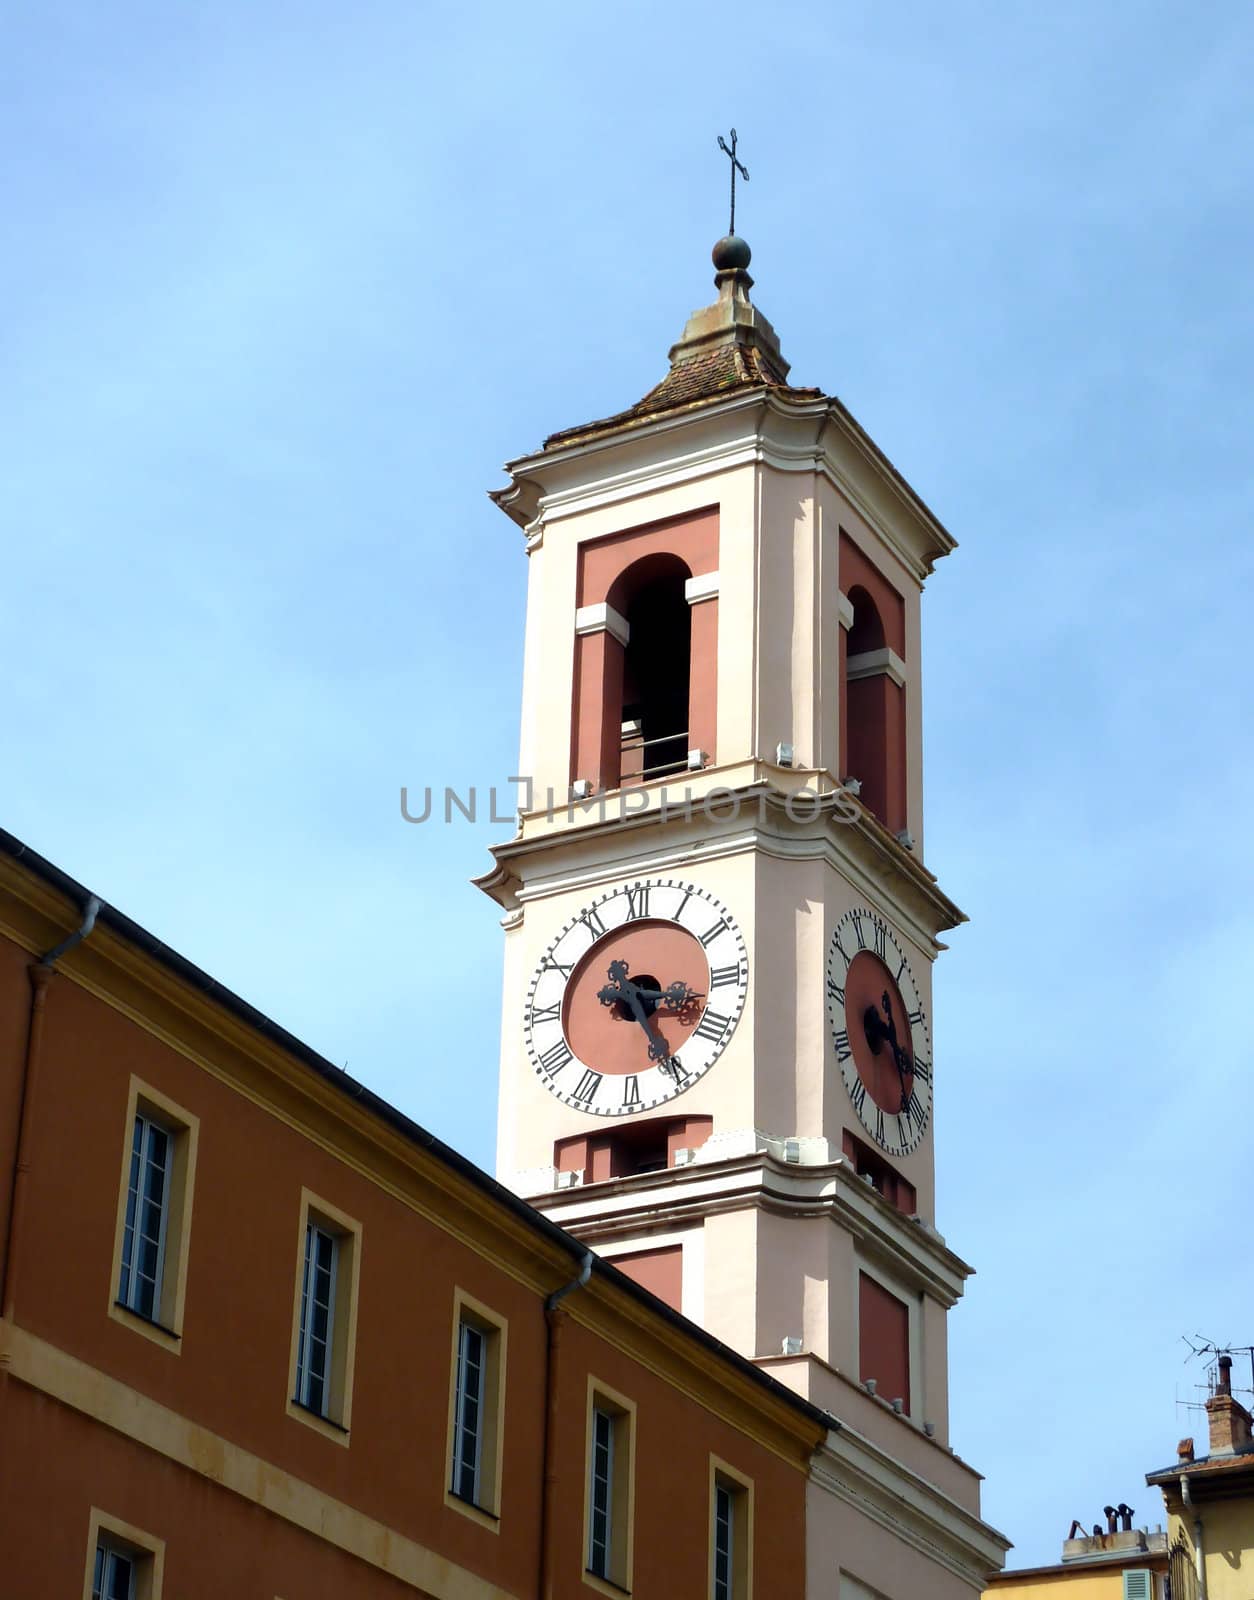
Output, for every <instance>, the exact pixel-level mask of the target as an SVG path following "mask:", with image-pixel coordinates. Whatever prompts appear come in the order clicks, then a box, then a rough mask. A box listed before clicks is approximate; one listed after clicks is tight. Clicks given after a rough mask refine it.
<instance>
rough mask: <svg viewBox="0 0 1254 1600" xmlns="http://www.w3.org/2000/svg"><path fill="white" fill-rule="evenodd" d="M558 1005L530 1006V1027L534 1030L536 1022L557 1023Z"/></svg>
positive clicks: (559, 1009)
mask: <svg viewBox="0 0 1254 1600" xmlns="http://www.w3.org/2000/svg"><path fill="white" fill-rule="evenodd" d="M561 1009H562V1008H561V1006H560V1005H553V1006H532V1008H531V1025H532V1027H533V1028H534V1027H535V1025H536V1023H537V1022H557V1021H558V1020H559V1013H560V1011H561Z"/></svg>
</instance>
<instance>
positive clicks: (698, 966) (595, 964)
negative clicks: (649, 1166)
mask: <svg viewBox="0 0 1254 1600" xmlns="http://www.w3.org/2000/svg"><path fill="white" fill-rule="evenodd" d="M748 983H749V960H748V956H747V955H746V953H745V942H744V940H743V938H742V937H741V934H740V929H739V928H738V927H737V926H736V924H735V922H734V920H733V919H732V915H731V913H730V912H729V911H728V910H727V908H726V906H724V905H722V904H721V902H719V901H718V900H716V899H715V898H714V896H713V895H712V894H710V893H708V891H706V890H705V889H699V888H698V887H697V886H696V884H693V883H684V882H681V881H680V880H678V879H675V878H642V879H640V880H639V882H637V883H630V884H624V885H623V887H622V888H620V889H611V890H610V891H609V892H608V893H607V894H603V895H601V896H600V897H599V898H598V899H596V900H594V901H592V902H591V904H589V905H587V906H585V907H584V908H583V909H582V910H581V911H579V912H577V913H576V915H575V916H573V917H572V918H571V919H570V921H569V922H568V923H567V924H566V925H565V927H563V928H562V929H561V930H560V931H559V933H558V935H557V937H556V938H555V939H554V940H553V942H552V943H551V944H550V945H549V947H548V949H547V950H546V951H545V953H544V957H543V959H542V960H541V962H540V965H539V966H538V967H537V968H536V972H535V976H534V977H533V978H532V980H531V987H530V989H529V990H528V991H527V1001H526V1010H525V1028H526V1037H527V1053H528V1055H529V1056H530V1057H531V1063H532V1065H533V1066H534V1067H535V1069H536V1072H537V1074H538V1075H539V1077H540V1081H541V1082H542V1083H543V1084H544V1086H545V1088H546V1089H548V1090H550V1091H551V1093H553V1094H555V1095H556V1096H557V1097H558V1099H559V1100H564V1101H565V1102H566V1104H567V1105H569V1106H574V1107H575V1108H576V1109H577V1110H579V1111H589V1112H592V1113H593V1114H594V1115H595V1116H599V1117H625V1116H631V1115H633V1114H634V1113H636V1112H643V1111H650V1110H652V1109H653V1108H654V1107H655V1106H659V1105H661V1104H663V1102H665V1101H667V1100H671V1099H673V1098H674V1097H675V1096H676V1095H677V1094H680V1093H682V1092H683V1090H685V1089H687V1088H689V1087H691V1085H692V1084H694V1083H695V1082H696V1081H697V1079H698V1078H700V1077H702V1076H703V1075H704V1074H705V1073H706V1072H708V1071H709V1069H710V1068H711V1067H712V1066H713V1065H714V1063H715V1062H716V1061H717V1060H718V1058H719V1056H720V1055H721V1054H722V1053H723V1049H724V1047H725V1046H726V1044H727V1041H728V1040H729V1039H730V1038H731V1036H732V1032H733V1030H734V1029H735V1026H736V1023H737V1022H738V1021H739V1020H740V1013H741V1010H742V1009H743V1007H744V1003H745V992H746V990H747V988H748Z"/></svg>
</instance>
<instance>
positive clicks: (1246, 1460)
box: [1145, 1445, 1254, 1483]
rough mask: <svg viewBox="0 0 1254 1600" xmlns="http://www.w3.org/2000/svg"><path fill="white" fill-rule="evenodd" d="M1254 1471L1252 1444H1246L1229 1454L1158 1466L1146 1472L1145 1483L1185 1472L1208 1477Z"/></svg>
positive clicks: (1157, 1481) (1162, 1479)
mask: <svg viewBox="0 0 1254 1600" xmlns="http://www.w3.org/2000/svg"><path fill="white" fill-rule="evenodd" d="M1243 1470H1244V1471H1246V1472H1254V1445H1247V1446H1245V1448H1244V1449H1241V1450H1237V1451H1236V1452H1235V1453H1234V1454H1233V1455H1230V1456H1199V1457H1198V1458H1197V1460H1196V1461H1177V1462H1176V1463H1175V1465H1174V1466H1171V1467H1160V1468H1159V1469H1158V1471H1157V1472H1147V1473H1146V1475H1145V1481H1146V1482H1147V1483H1165V1482H1167V1481H1168V1480H1170V1479H1171V1478H1181V1477H1184V1476H1185V1474H1186V1473H1187V1474H1188V1476H1189V1477H1190V1478H1192V1477H1193V1476H1194V1475H1195V1474H1204V1475H1205V1476H1207V1477H1209V1476H1210V1475H1211V1474H1212V1473H1216V1472H1240V1471H1243Z"/></svg>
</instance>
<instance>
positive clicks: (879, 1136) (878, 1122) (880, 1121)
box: [875, 1111, 884, 1144]
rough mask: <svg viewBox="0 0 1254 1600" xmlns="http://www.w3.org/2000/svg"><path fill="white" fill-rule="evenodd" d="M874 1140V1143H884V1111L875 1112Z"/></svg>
mask: <svg viewBox="0 0 1254 1600" xmlns="http://www.w3.org/2000/svg"><path fill="white" fill-rule="evenodd" d="M875 1142H876V1144H883V1143H884V1113H883V1112H882V1111H877V1112H876V1113H875Z"/></svg>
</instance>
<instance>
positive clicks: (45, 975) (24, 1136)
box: [0, 894, 100, 1322]
mask: <svg viewBox="0 0 1254 1600" xmlns="http://www.w3.org/2000/svg"><path fill="white" fill-rule="evenodd" d="M99 911H100V901H99V899H98V898H97V897H96V896H95V895H94V894H93V895H91V896H90V897H89V898H88V901H87V904H86V905H85V906H84V907H83V920H82V922H81V923H80V924H79V926H78V927H77V928H76V929H75V930H74V932H73V933H71V934H70V935H69V936H68V938H65V939H62V941H61V943H60V944H58V945H54V946H53V948H52V949H51V950H49V951H48V952H47V954H46V955H42V956H40V958H39V960H38V961H36V962H33V963H32V964H31V965H30V966H29V967H27V969H26V972H27V976H28V977H29V979H30V989H31V994H30V1020H29V1022H28V1023H27V1027H26V1059H25V1061H24V1062H23V1065H22V1087H21V1091H20V1098H19V1101H18V1121H17V1146H16V1148H15V1150H14V1152H13V1177H12V1183H11V1187H10V1189H9V1225H8V1228H7V1230H6V1237H5V1242H4V1267H3V1271H0V1318H3V1319H4V1321H6V1322H12V1321H13V1316H14V1307H15V1305H16V1303H17V1267H18V1253H17V1251H18V1239H19V1237H20V1235H21V1222H22V1213H23V1211H24V1209H25V1203H26V1189H27V1181H28V1177H29V1163H28V1161H27V1145H28V1144H29V1142H30V1130H31V1126H32V1124H33V1122H34V1120H35V1089H36V1086H37V1083H38V1068H39V1056H40V1047H41V1045H42V1043H43V1032H44V1002H45V1000H46V999H47V996H48V985H49V983H51V981H52V976H53V972H54V970H55V967H56V963H57V962H58V961H60V959H61V957H62V956H64V955H68V954H69V952H70V951H71V950H73V949H74V948H75V946H76V945H80V944H82V942H83V940H84V939H85V938H86V937H87V936H88V934H89V933H90V932H91V930H92V929H93V928H94V927H95V926H96V917H97V915H98V914H99Z"/></svg>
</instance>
